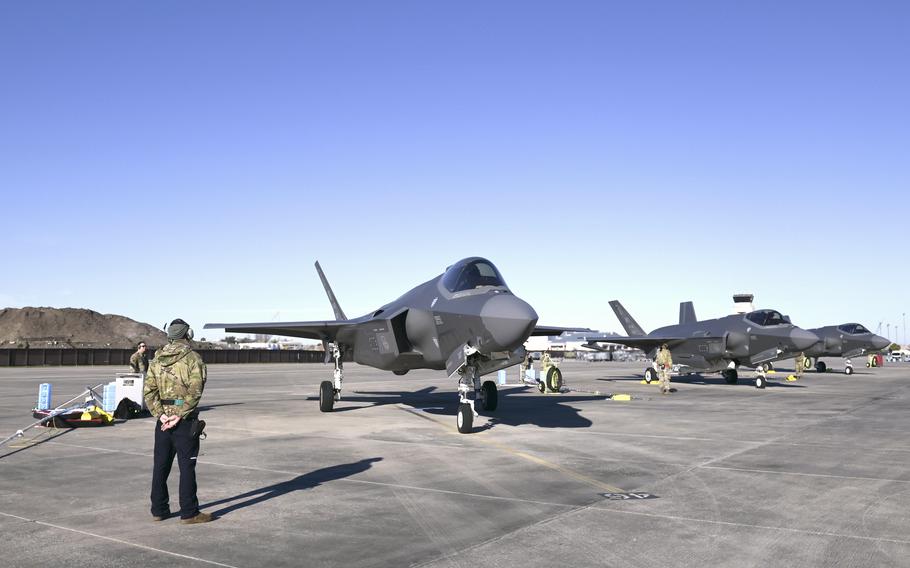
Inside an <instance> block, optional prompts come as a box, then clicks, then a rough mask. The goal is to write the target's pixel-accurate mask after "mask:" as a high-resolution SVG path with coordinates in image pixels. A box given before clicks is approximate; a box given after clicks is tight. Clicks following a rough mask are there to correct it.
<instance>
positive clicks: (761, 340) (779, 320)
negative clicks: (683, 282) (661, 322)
mask: <svg viewBox="0 0 910 568" xmlns="http://www.w3.org/2000/svg"><path fill="white" fill-rule="evenodd" d="M610 307H611V308H613V311H614V313H616V317H617V318H618V319H619V321H620V323H621V324H622V326H623V328H624V329H625V330H626V333H628V334H629V337H617V336H610V335H602V336H587V337H586V340H587V342H588V345H589V346H590V347H591V348H594V349H596V348H597V344H598V343H617V344H620V345H628V346H630V347H636V348H638V349H641V350H643V351H644V352H645V353H647V354H648V357H650V358H652V359H653V358H654V357H655V356H656V354H657V349H658V348H659V347H660V345H661V344H663V343H666V344H667V347H669V349H670V351H671V352H672V354H673V362H674V363H678V364H679V365H680V367H684V368H690V369H694V370H699V371H706V372H717V371H721V372H722V373H723V377H724V379H725V380H726V381H727V382H728V383H730V384H733V383H735V382H736V381H737V379H738V373H737V368H738V367H740V366H745V367H752V368H755V367H757V366H758V365H761V364H762V363H765V362H768V361H772V360H774V359H778V358H780V356H781V355H783V354H784V353H798V352H800V351H803V350H805V349H807V348H809V347H811V346H812V345H814V344H815V343H817V342H818V341H819V338H818V336H817V335H815V334H814V333H811V332H809V331H806V330H804V329H801V328H799V327H796V326H795V325H793V324H792V323H790V318H788V317H785V316H783V315H781V314H780V312H778V311H775V310H756V311H752V312H749V313H747V314H736V315H732V316H726V317H722V318H718V319H710V320H704V321H698V320H697V319H696V318H695V309H694V308H693V307H692V304H691V302H686V303H684V304H683V305H681V306H680V321H681V322H683V323H681V324H679V325H670V326H667V327H662V328H660V329H656V330H654V331H652V332H651V333H647V334H646V333H645V332H644V330H643V329H642V328H641V326H640V325H638V323H637V322H636V321H635V319H633V318H632V316H631V315H629V312H627V311H626V309H625V308H624V307H623V306H622V304H620V303H619V302H618V301H616V300H613V301H612V302H610ZM656 378H657V376H656V371H655V370H654V368H653V367H648V368H647V369H646V370H645V380H646V381H648V382H651V381H652V380H655V379H656ZM766 384H767V383H766V379H765V376H764V373H759V374H758V376H757V377H756V379H755V386H756V387H758V388H765V385H766Z"/></svg>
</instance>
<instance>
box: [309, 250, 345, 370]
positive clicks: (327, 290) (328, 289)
mask: <svg viewBox="0 0 910 568" xmlns="http://www.w3.org/2000/svg"><path fill="white" fill-rule="evenodd" d="M316 272H318V273H319V279H320V280H322V287H323V288H325V293H326V294H327V295H328V296H329V302H330V303H331V304H332V309H333V310H335V319H336V320H346V319H348V316H346V315H344V311H343V310H342V309H341V306H339V305H338V300H337V299H336V298H335V292H332V287H331V286H329V281H328V280H326V278H325V273H324V272H323V271H322V267H321V266H319V261H318V260H317V261H316ZM326 353H328V352H326Z"/></svg>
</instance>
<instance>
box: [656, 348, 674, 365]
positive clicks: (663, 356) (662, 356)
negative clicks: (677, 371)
mask: <svg viewBox="0 0 910 568" xmlns="http://www.w3.org/2000/svg"><path fill="white" fill-rule="evenodd" d="M657 365H658V366H663V367H666V368H667V369H669V368H670V367H672V366H673V356H672V355H670V350H669V349H661V350H660V351H658V352H657Z"/></svg>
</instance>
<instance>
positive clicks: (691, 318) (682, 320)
mask: <svg viewBox="0 0 910 568" xmlns="http://www.w3.org/2000/svg"><path fill="white" fill-rule="evenodd" d="M690 323H698V318H697V317H695V304H693V303H692V302H680V303H679V325H686V324H690Z"/></svg>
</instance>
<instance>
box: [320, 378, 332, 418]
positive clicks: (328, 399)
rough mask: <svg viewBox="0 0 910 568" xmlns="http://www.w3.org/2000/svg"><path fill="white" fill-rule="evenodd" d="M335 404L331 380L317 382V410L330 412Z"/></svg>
mask: <svg viewBox="0 0 910 568" xmlns="http://www.w3.org/2000/svg"><path fill="white" fill-rule="evenodd" d="M334 405H335V387H334V386H333V385H332V381H322V382H321V383H319V410H321V411H322V412H331V411H332V407H333V406H334Z"/></svg>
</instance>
